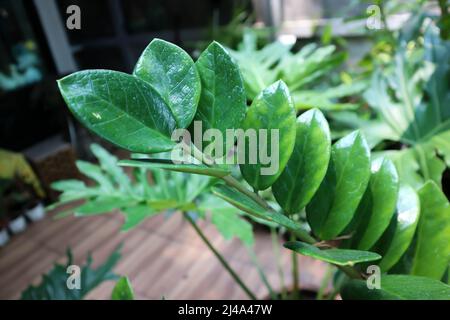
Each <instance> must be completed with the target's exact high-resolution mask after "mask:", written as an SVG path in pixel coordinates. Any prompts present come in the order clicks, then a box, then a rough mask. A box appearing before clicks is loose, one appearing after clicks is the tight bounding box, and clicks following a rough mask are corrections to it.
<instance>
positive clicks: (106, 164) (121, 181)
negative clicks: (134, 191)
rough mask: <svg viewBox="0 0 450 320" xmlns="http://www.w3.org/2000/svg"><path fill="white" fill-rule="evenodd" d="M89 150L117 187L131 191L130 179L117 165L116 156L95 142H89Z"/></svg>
mask: <svg viewBox="0 0 450 320" xmlns="http://www.w3.org/2000/svg"><path fill="white" fill-rule="evenodd" d="M91 151H92V153H93V154H94V155H95V156H96V157H97V159H98V161H99V162H100V166H101V168H102V169H103V171H105V172H106V173H107V174H108V175H109V176H110V178H111V179H112V180H113V181H114V182H115V183H117V184H118V186H119V188H120V189H121V190H124V191H127V192H128V193H131V188H130V184H131V181H130V179H129V178H128V176H127V175H126V173H125V172H123V170H122V169H121V168H120V167H119V166H118V165H117V161H118V159H117V157H115V156H113V155H112V154H110V153H109V152H108V151H106V150H105V149H104V148H102V147H101V146H100V145H98V144H96V143H93V144H91Z"/></svg>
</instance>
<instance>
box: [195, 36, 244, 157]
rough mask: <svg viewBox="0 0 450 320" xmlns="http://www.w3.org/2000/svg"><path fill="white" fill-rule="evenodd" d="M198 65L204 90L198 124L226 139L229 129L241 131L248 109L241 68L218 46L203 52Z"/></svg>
mask: <svg viewBox="0 0 450 320" xmlns="http://www.w3.org/2000/svg"><path fill="white" fill-rule="evenodd" d="M195 65H196V67H197V70H198V73H199V75H200V79H201V86H202V91H201V95H200V101H199V103H198V108H197V113H196V115H195V120H199V121H201V122H202V130H203V131H206V130H207V129H218V130H220V132H221V133H222V134H223V136H225V130H226V129H235V128H238V127H239V125H240V124H241V122H242V120H243V119H244V117H245V112H246V108H247V105H246V98H245V90H244V84H243V82H242V77H241V74H240V72H239V67H238V66H237V64H236V63H234V61H233V60H232V59H231V57H230V55H229V54H228V52H227V51H226V50H225V49H224V48H223V47H222V46H221V45H220V44H219V43H217V42H213V43H211V44H210V45H209V46H208V48H206V50H205V51H203V52H202V54H201V55H200V57H199V58H198V60H197V62H196V63H195ZM202 133H203V132H202ZM197 147H201V146H197ZM223 150H226V147H225V148H223Z"/></svg>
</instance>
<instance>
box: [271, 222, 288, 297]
mask: <svg viewBox="0 0 450 320" xmlns="http://www.w3.org/2000/svg"><path fill="white" fill-rule="evenodd" d="M270 234H271V236H272V247H273V252H274V254H275V259H276V262H277V271H278V277H279V278H280V288H281V290H280V291H281V299H283V300H284V299H286V297H287V294H286V285H285V282H284V272H283V266H282V264H281V255H280V243H279V241H278V234H277V230H276V229H275V228H274V227H270Z"/></svg>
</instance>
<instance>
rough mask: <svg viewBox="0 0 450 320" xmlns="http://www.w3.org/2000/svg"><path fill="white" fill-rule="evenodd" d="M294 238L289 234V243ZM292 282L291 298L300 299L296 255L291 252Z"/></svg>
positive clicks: (294, 238)
mask: <svg viewBox="0 0 450 320" xmlns="http://www.w3.org/2000/svg"><path fill="white" fill-rule="evenodd" d="M295 240H296V237H295V235H294V234H293V233H291V241H295ZM291 254H292V281H293V282H294V288H293V296H294V299H298V298H299V297H300V284H299V282H300V279H299V274H298V254H297V252H295V251H292V253H291Z"/></svg>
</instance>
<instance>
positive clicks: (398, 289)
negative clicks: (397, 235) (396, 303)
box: [341, 275, 450, 300]
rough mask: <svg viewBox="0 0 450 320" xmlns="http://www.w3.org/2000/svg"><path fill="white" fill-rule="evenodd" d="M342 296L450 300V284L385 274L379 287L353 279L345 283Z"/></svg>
mask: <svg viewBox="0 0 450 320" xmlns="http://www.w3.org/2000/svg"><path fill="white" fill-rule="evenodd" d="M341 296H342V298H343V299H344V300H450V286H448V285H446V284H444V283H442V282H440V281H438V280H434V279H430V278H425V277H417V276H407V275H383V276H381V280H380V288H379V289H376V288H373V289H369V288H368V286H367V281H365V280H356V279H352V280H349V281H347V282H346V283H345V284H344V285H343V287H342V289H341Z"/></svg>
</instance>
